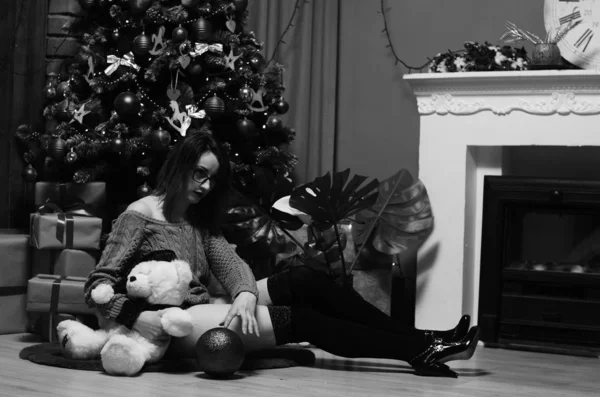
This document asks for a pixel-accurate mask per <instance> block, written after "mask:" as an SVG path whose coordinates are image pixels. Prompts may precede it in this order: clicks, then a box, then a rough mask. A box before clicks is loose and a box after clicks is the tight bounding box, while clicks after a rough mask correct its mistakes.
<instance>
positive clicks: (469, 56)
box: [429, 41, 529, 73]
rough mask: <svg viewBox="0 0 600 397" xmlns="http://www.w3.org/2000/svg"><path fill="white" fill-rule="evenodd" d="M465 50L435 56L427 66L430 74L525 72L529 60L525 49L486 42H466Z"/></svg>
mask: <svg viewBox="0 0 600 397" xmlns="http://www.w3.org/2000/svg"><path fill="white" fill-rule="evenodd" d="M464 47H465V49H464V50H460V51H448V52H445V53H440V54H437V55H436V56H435V57H433V59H432V60H431V63H430V65H429V72H430V73H449V72H482V71H515V70H527V66H528V65H529V58H528V57H527V51H526V50H525V48H523V47H522V48H513V47H511V46H509V45H503V46H495V45H491V44H490V43H488V42H487V41H486V42H485V43H484V44H479V43H477V42H474V41H467V42H465V44H464Z"/></svg>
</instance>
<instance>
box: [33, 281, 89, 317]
mask: <svg viewBox="0 0 600 397" xmlns="http://www.w3.org/2000/svg"><path fill="white" fill-rule="evenodd" d="M85 281H86V278H85V277H70V276H68V277H65V276H58V275H56V274H38V275H37V276H35V277H33V278H32V279H30V280H29V283H28V287H27V311H29V312H47V313H67V314H93V313H94V312H95V310H94V309H93V308H90V307H88V305H87V304H86V303H85V300H84V294H83V285H84V284H85Z"/></svg>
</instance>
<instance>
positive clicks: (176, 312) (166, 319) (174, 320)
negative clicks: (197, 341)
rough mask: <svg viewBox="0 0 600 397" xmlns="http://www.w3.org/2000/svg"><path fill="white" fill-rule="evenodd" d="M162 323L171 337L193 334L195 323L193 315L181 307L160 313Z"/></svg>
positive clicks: (160, 311)
mask: <svg viewBox="0 0 600 397" xmlns="http://www.w3.org/2000/svg"><path fill="white" fill-rule="evenodd" d="M158 314H159V315H160V322H161V324H162V326H163V329H164V330H165V332H166V333H167V334H169V335H172V336H176V337H182V336H187V335H189V334H190V333H192V330H193V328H194V323H193V322H192V315H191V314H190V313H188V312H187V311H185V310H183V309H181V308H179V307H170V308H168V309H162V310H159V311H158Z"/></svg>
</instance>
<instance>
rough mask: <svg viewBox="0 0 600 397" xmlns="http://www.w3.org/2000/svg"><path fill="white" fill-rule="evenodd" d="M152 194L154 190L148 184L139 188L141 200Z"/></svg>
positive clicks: (138, 193) (138, 192)
mask: <svg viewBox="0 0 600 397" xmlns="http://www.w3.org/2000/svg"><path fill="white" fill-rule="evenodd" d="M151 192H152V188H151V187H150V186H148V184H147V183H146V182H144V184H143V185H141V186H140V187H138V188H137V195H138V197H139V198H142V197H146V196H147V195H149V194H150V193H151Z"/></svg>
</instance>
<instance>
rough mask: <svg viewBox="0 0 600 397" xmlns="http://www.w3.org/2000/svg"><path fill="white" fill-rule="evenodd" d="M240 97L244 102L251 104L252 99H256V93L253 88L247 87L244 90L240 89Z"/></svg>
mask: <svg viewBox="0 0 600 397" xmlns="http://www.w3.org/2000/svg"><path fill="white" fill-rule="evenodd" d="M238 95H239V97H240V99H241V100H242V101H244V102H247V103H250V101H251V100H252V97H254V91H252V88H250V87H248V86H247V85H245V86H243V87H242V88H240V91H239V92H238Z"/></svg>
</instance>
